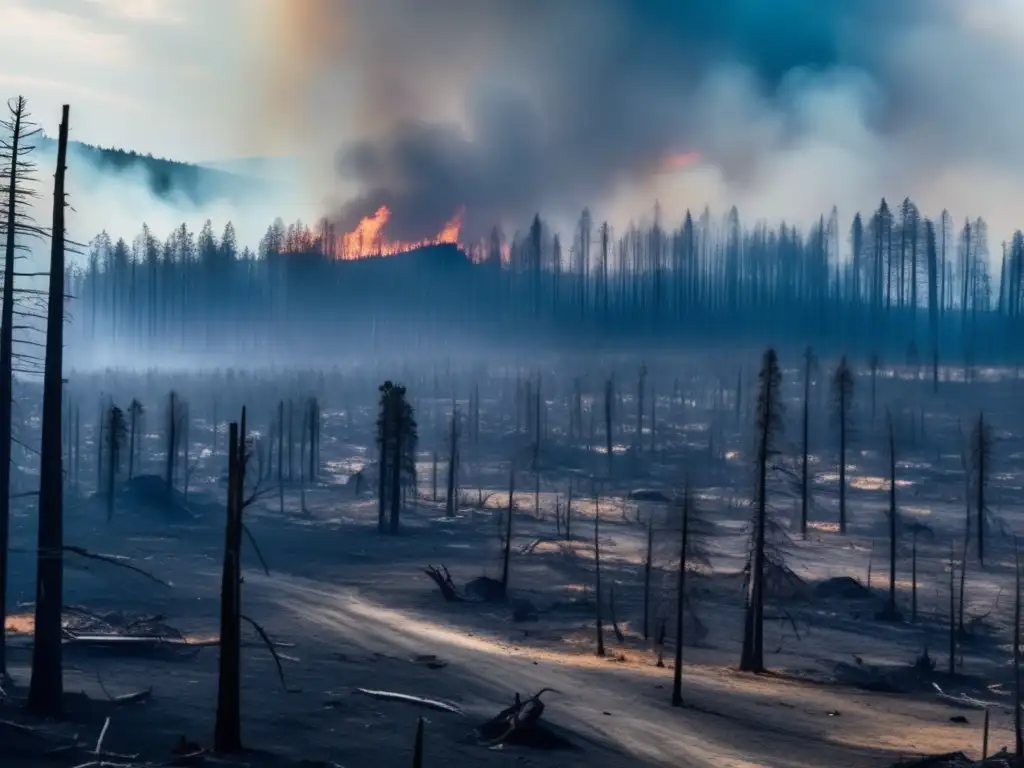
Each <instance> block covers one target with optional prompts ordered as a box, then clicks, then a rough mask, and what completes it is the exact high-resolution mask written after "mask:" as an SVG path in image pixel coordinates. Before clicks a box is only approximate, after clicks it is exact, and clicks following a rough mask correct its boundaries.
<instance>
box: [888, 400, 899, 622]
mask: <svg viewBox="0 0 1024 768" xmlns="http://www.w3.org/2000/svg"><path fill="white" fill-rule="evenodd" d="M887 420H888V422H889V604H888V606H887V607H886V618H888V619H889V620H891V621H895V620H897V619H899V617H900V615H899V611H897V610H896V522H897V521H896V438H895V437H894V435H893V428H892V417H891V416H889V417H888V419H887Z"/></svg>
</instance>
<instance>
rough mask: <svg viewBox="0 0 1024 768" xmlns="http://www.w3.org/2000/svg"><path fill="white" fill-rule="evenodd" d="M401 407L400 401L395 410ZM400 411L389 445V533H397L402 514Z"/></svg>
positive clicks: (401, 430)
mask: <svg viewBox="0 0 1024 768" xmlns="http://www.w3.org/2000/svg"><path fill="white" fill-rule="evenodd" d="M401 407H402V404H401V403H398V404H397V405H396V408H395V410H396V411H397V410H399V409H400V408H401ZM401 419H402V415H401V413H398V414H396V416H395V422H396V423H395V429H394V441H393V442H392V444H391V445H392V447H391V520H390V528H391V535H392V536H396V535H398V526H399V520H400V518H401V514H402V447H403V446H402V432H403V429H402V426H401V423H400V420H401Z"/></svg>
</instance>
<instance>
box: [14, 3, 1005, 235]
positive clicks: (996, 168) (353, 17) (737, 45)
mask: <svg viewBox="0 0 1024 768" xmlns="http://www.w3.org/2000/svg"><path fill="white" fill-rule="evenodd" d="M1022 81H1024V0H686V1H685V2H683V1H682V0H517V2H512V0H0V94H9V95H15V94H19V93H20V94H23V95H25V96H26V97H28V99H29V104H30V108H31V110H32V112H33V114H34V116H35V117H36V119H37V120H38V121H39V122H40V123H41V124H42V125H43V127H44V129H45V130H46V131H47V132H49V133H51V134H54V133H55V132H56V123H57V121H58V117H59V114H60V105H61V104H63V103H70V104H71V105H72V113H71V115H72V116H71V126H72V138H74V139H77V140H80V141H84V142H87V143H92V144H98V145H101V146H117V147H121V148H129V149H135V150H138V151H141V152H151V153H153V154H154V155H157V156H164V157H170V158H174V159H178V160H184V161H193V162H204V161H217V160H225V159H229V158H240V157H250V156H254V155H285V154H294V153H302V154H305V155H306V159H307V160H308V161H309V162H308V163H306V164H305V167H304V168H303V170H302V172H301V175H302V177H303V178H302V179H298V180H297V183H298V184H299V185H300V186H301V185H305V187H306V188H308V189H310V190H312V189H315V190H316V191H315V192H310V193H309V194H308V195H307V199H308V200H309V201H313V202H311V203H310V204H309V206H308V210H307V211H306V213H305V215H304V218H305V219H307V220H312V219H315V218H316V217H318V216H319V215H321V214H324V213H327V214H328V215H331V216H333V217H335V218H336V219H337V220H338V222H339V224H340V225H341V226H343V227H346V228H347V227H348V226H350V225H352V224H354V223H355V222H356V221H358V219H359V218H360V217H361V216H364V215H367V214H370V213H372V212H373V211H374V210H376V208H377V207H378V206H379V205H380V204H382V203H387V204H389V205H391V206H392V207H393V208H394V209H395V211H394V213H395V215H394V217H393V219H392V222H391V224H390V225H389V226H393V227H395V228H396V229H400V230H401V234H402V235H403V236H408V237H410V238H415V237H422V236H427V235H429V234H431V233H432V232H434V231H436V230H437V228H438V227H439V226H440V225H441V224H442V223H443V222H444V221H446V220H447V219H448V218H450V216H451V215H452V214H453V213H455V212H456V210H457V209H458V208H459V207H460V206H463V205H464V206H466V207H467V211H468V212H467V218H466V221H467V226H470V227H473V228H474V229H475V230H477V232H474V234H478V233H479V231H482V230H484V229H485V228H486V227H489V226H490V224H492V223H500V224H503V225H504V226H505V227H506V230H507V231H511V230H513V229H515V228H517V227H520V226H522V224H523V223H524V221H528V217H529V216H531V215H532V212H533V211H535V210H542V211H545V212H551V213H552V215H553V216H556V217H557V216H562V217H563V218H561V219H560V220H559V223H562V224H564V225H566V226H569V227H571V222H572V221H573V219H574V217H575V215H576V214H577V213H578V211H579V210H580V208H582V206H584V205H590V206H592V207H594V208H595V209H596V210H595V215H596V217H597V218H598V219H599V220H600V219H601V218H603V217H608V218H611V219H612V220H613V223H616V222H618V223H622V222H624V221H626V220H628V219H630V218H639V217H642V216H644V215H649V214H650V212H651V211H652V210H653V208H654V202H655V200H657V201H659V202H660V204H661V209H662V211H663V212H664V214H665V216H667V217H670V218H673V219H677V218H678V217H681V216H682V213H683V211H684V210H685V209H686V208H692V209H697V210H700V209H702V208H703V207H704V204H705V203H708V204H710V205H711V206H712V207H713V208H714V209H716V210H718V211H722V212H723V213H724V209H727V207H728V206H729V205H731V204H732V203H736V204H737V205H738V206H739V207H740V211H741V214H743V215H744V216H745V217H746V219H747V221H748V222H749V220H750V219H751V218H765V219H768V220H773V221H778V220H779V219H782V218H786V219H787V220H789V221H796V222H797V223H801V224H805V225H806V224H807V223H809V222H811V221H814V220H815V219H816V218H817V216H818V215H819V214H822V213H824V214H825V215H827V214H828V211H829V209H830V208H831V206H832V205H833V204H836V205H837V206H838V207H839V210H840V215H841V217H843V220H844V221H848V220H849V217H850V216H851V215H852V212H853V211H854V210H862V211H866V210H870V209H871V208H873V207H874V206H875V205H877V201H878V200H879V198H881V197H882V196H883V195H884V196H887V197H889V198H890V199H895V200H896V201H898V200H902V198H903V197H904V196H907V195H909V196H911V197H912V198H914V199H915V200H917V201H918V202H919V203H920V204H921V207H922V210H923V212H924V214H925V215H929V216H932V217H937V216H938V214H939V212H940V211H941V209H942V208H943V207H948V208H949V209H950V210H951V212H952V213H953V215H954V218H955V219H957V220H958V221H962V220H963V218H964V217H966V216H972V217H973V216H985V217H986V218H988V219H989V220H990V222H991V223H992V230H993V234H992V239H993V241H994V243H998V241H999V240H1000V239H1003V238H1008V237H1009V235H1010V233H1011V232H1012V230H1013V229H1014V228H1016V227H1017V226H1024V213H1022V212H1024V194H1022V192H1021V191H1020V189H1019V180H1020V179H1021V178H1024V140H1022V139H1021V136H1024V101H1022V100H1021V99H1019V98H1017V97H1016V95H1015V93H1014V92H1013V88H1014V87H1016V85H1017V84H1018V83H1020V82H1022ZM691 150H699V151H700V153H701V156H702V160H701V162H700V163H697V164H694V165H693V167H686V168H682V169H679V170H678V171H676V172H672V173H665V172H664V171H663V166H662V164H661V162H660V161H661V159H662V158H663V157H664V156H665V155H667V154H672V153H677V152H688V151H691ZM271 207H272V206H271ZM112 208H113V206H106V207H105V210H107V209H110V210H112ZM136 212H138V215H143V214H144V213H145V211H144V209H143V208H142V206H141V205H137V206H136V207H135V208H133V214H135V213H136ZM496 219H499V221H497V222H495V220H496ZM119 224H120V223H119Z"/></svg>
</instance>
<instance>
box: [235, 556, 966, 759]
mask: <svg viewBox="0 0 1024 768" xmlns="http://www.w3.org/2000/svg"><path fill="white" fill-rule="evenodd" d="M257 580H258V581H259V584H260V589H259V590H258V591H259V592H260V593H261V594H262V595H263V596H264V599H266V600H268V601H270V602H271V603H273V604H274V605H276V607H277V609H278V610H279V611H284V612H286V613H287V614H290V615H291V617H292V618H293V619H294V620H296V621H297V623H298V624H300V625H301V629H300V627H299V626H296V627H295V631H296V634H298V633H299V632H303V633H308V639H309V640H310V641H311V642H325V643H328V644H330V643H335V644H337V643H340V642H344V643H346V644H354V645H355V646H357V647H361V648H364V649H366V650H371V651H374V652H377V653H382V654H394V655H396V656H404V657H406V658H408V657H410V656H414V655H417V654H427V653H429V654H436V655H437V656H439V657H441V658H443V659H445V660H447V661H449V662H450V664H449V667H448V668H447V669H446V671H445V675H443V676H437V677H434V678H431V681H432V683H433V685H432V688H431V690H407V689H403V688H401V686H402V682H403V681H402V680H390V681H387V680H383V679H382V680H381V683H380V687H382V688H384V687H386V686H387V685H389V684H392V683H393V684H394V685H395V686H399V687H398V688H397V690H399V691H401V692H406V693H416V694H420V695H433V696H439V697H447V698H450V699H456V700H459V701H460V702H461V703H462V705H463V706H464V708H465V709H466V710H467V711H468V712H470V713H472V714H474V715H476V714H479V715H480V716H485V715H487V714H489V713H492V712H494V711H495V710H496V709H497V708H499V707H500V706H502V705H503V702H504V701H505V700H506V699H507V698H509V697H510V696H511V695H512V693H513V692H515V691H519V692H521V693H524V694H526V693H529V692H533V691H535V690H539V689H540V688H543V687H550V688H555V689H557V690H558V691H559V692H560V694H558V695H554V694H552V695H551V696H550V698H549V707H548V710H547V713H546V715H545V716H546V717H550V719H551V720H552V721H553V722H555V723H557V724H558V725H561V726H563V727H565V728H568V729H570V730H572V731H574V732H575V733H577V734H579V735H580V736H581V737H583V739H584V740H585V741H586V742H589V743H591V744H592V745H594V746H595V747H596V748H601V749H605V750H608V752H607V756H608V757H609V758H611V756H612V754H613V752H618V753H620V754H622V756H623V757H625V756H626V755H628V756H631V758H632V759H633V760H636V759H640V760H643V761H644V762H646V763H649V764H653V765H666V766H669V765H671V766H680V765H693V766H703V765H707V766H712V765H714V766H732V767H735V768H739V767H741V766H747V767H749V766H778V767H779V768H798V767H800V766H808V767H810V766H821V765H843V766H849V767H850V768H856V767H857V766H865V768H867V767H868V766H883V765H886V764H887V763H888V762H890V761H891V760H892V759H893V756H894V755H895V754H896V753H899V752H902V753H904V754H905V753H909V752H913V751H916V750H918V749H920V750H935V749H936V748H937V745H941V744H943V743H945V742H950V741H951V742H953V743H954V744H955V745H956V748H962V747H963V740H964V737H965V735H966V734H965V733H964V730H963V727H962V726H961V727H959V728H957V727H955V726H952V727H951V726H950V725H949V724H948V723H944V722H943V720H945V719H947V718H948V717H949V714H948V713H947V711H946V710H945V709H943V708H941V707H938V706H936V705H934V704H932V703H931V702H926V701H915V700H912V699H906V698H893V697H884V696H874V695H866V694H858V693H852V692H849V691H846V690H843V689H838V688H830V687H824V686H815V685H810V684H802V683H795V682H791V681H783V680H775V679H771V678H750V677H746V676H740V675H738V674H734V673H732V672H731V671H729V670H723V669H710V670H709V669H703V670H694V671H692V672H690V671H688V672H687V675H686V677H685V679H684V690H685V693H684V695H685V696H686V697H687V700H688V703H690V704H692V705H693V706H692V707H688V708H684V709H682V710H679V709H673V708H671V707H669V706H668V698H669V692H670V686H671V673H670V672H669V671H668V670H663V669H656V668H654V667H638V666H635V665H629V666H626V665H617V664H615V662H611V661H607V660H600V659H597V658H596V657H591V656H587V655H568V654H556V653H551V652H544V651H535V650H531V649H528V648H523V647H514V646H510V645H508V644H503V643H500V642H497V641H495V640H492V639H489V638H486V637H481V636H471V635H468V634H466V633H464V632H460V631H457V630H455V629H452V628H447V627H444V626H440V625H438V624H435V623H432V622H430V621H428V620H425V619H423V618H418V617H416V616H412V615H410V614H408V613H403V612H398V611H394V610H389V609H387V608H384V607H381V606H379V605H375V604H372V603H371V602H369V601H367V600H366V599H364V598H363V597H361V596H360V594H359V592H358V590H355V589H348V588H336V587H333V586H330V585H326V584H323V583H320V582H316V581H312V580H307V579H301V578H296V577H288V576H282V575H280V574H278V575H275V576H274V577H273V578H265V577H261V576H257V575H253V576H252V577H249V576H247V581H252V582H256V581H257ZM407 684H409V683H407ZM908 734H912V736H911V737H910V740H909V741H908ZM914 742H920V743H919V744H917V743H914ZM598 745H600V746H598ZM563 764H564V763H563ZM605 764H612V763H607V762H605ZM628 764H633V765H635V763H628Z"/></svg>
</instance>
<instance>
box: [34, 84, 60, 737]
mask: <svg viewBox="0 0 1024 768" xmlns="http://www.w3.org/2000/svg"><path fill="white" fill-rule="evenodd" d="M69 111H70V110H69V107H68V105H66V104H65V105H64V108H63V113H62V116H61V122H60V133H59V138H58V141H57V172H56V174H55V176H54V185H53V226H52V230H51V243H50V275H49V290H48V296H49V299H48V307H47V311H46V358H45V361H46V362H45V364H46V370H45V373H44V375H43V418H42V441H41V450H40V466H39V535H38V542H37V546H36V610H35V639H34V642H33V644H32V678H31V681H30V683H29V692H28V707H29V709H30V710H31V711H33V712H35V713H37V714H40V715H47V716H53V717H56V716H58V715H60V714H61V711H62V709H63V698H64V670H63V660H62V652H61V651H62V646H61V643H62V641H63V637H62V630H61V611H62V609H63V598H64V490H63V484H62V477H61V446H60V422H61V406H62V402H63V397H62V382H63V364H62V355H63V351H64V350H63V347H64V207H65V205H66V202H65V193H64V173H65V163H66V162H67V150H68V113H69Z"/></svg>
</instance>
